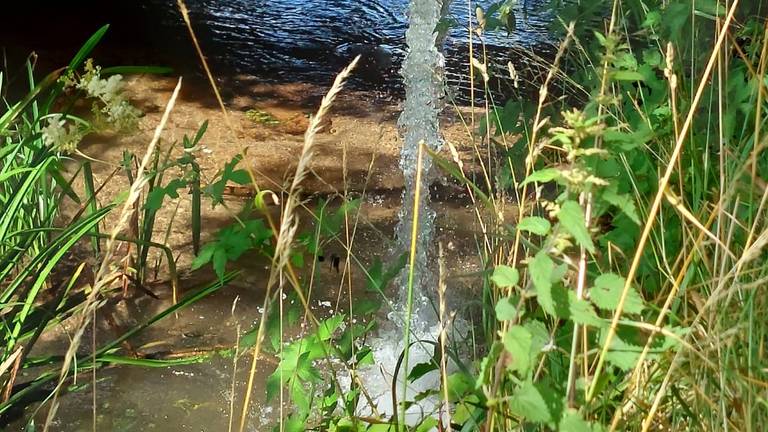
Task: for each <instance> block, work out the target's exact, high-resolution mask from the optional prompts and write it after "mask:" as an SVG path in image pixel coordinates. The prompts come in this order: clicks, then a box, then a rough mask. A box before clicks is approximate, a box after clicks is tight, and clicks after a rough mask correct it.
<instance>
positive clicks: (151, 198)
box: [144, 178, 187, 211]
mask: <svg viewBox="0 0 768 432" xmlns="http://www.w3.org/2000/svg"><path fill="white" fill-rule="evenodd" d="M186 185H187V182H186V181H184V180H182V179H178V178H177V179H173V180H171V181H170V182H168V184H167V185H165V187H156V188H154V189H152V191H151V192H150V193H149V195H147V201H146V203H145V204H144V208H146V209H149V210H154V211H157V210H160V208H161V207H162V206H163V200H164V199H165V197H166V196H168V197H171V198H174V199H175V198H178V197H179V192H178V190H179V189H181V188H183V187H185V186H186Z"/></svg>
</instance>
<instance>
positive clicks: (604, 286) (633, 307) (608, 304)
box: [589, 273, 645, 314]
mask: <svg viewBox="0 0 768 432" xmlns="http://www.w3.org/2000/svg"><path fill="white" fill-rule="evenodd" d="M625 283H626V279H624V278H623V277H621V276H619V275H617V274H614V273H605V274H602V275H600V276H598V277H597V279H595V286H594V287H592V288H591V289H590V290H589V298H590V300H592V303H594V304H595V306H597V307H598V308H600V309H603V310H608V311H615V310H616V307H617V306H618V305H619V299H620V298H621V292H622V291H623V290H624V284H625ZM644 308H645V302H644V301H643V298H642V297H641V296H640V294H639V293H638V292H637V291H636V290H635V288H634V287H633V286H630V287H629V292H628V293H627V298H626V300H624V311H625V312H627V313H630V314H640V313H642V312H643V309H644Z"/></svg>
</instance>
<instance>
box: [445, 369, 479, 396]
mask: <svg viewBox="0 0 768 432" xmlns="http://www.w3.org/2000/svg"><path fill="white" fill-rule="evenodd" d="M474 387H475V380H474V379H473V378H472V377H471V376H469V375H467V374H465V373H463V372H456V373H454V374H451V375H448V399H449V400H450V401H451V402H456V401H458V400H460V399H461V398H462V397H463V396H464V395H466V394H467V393H471V392H472V390H473V389H474Z"/></svg>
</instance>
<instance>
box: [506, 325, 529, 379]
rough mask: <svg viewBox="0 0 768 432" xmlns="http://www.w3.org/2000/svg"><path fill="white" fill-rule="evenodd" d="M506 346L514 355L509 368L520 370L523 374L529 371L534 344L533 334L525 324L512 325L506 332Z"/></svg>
mask: <svg viewBox="0 0 768 432" xmlns="http://www.w3.org/2000/svg"><path fill="white" fill-rule="evenodd" d="M503 340H504V348H506V349H507V352H508V353H509V354H510V355H511V356H512V361H511V362H509V364H508V365H507V368H508V369H509V370H511V371H517V372H520V374H521V375H525V374H527V373H528V369H530V367H531V347H532V345H533V335H531V332H529V331H528V329H526V328H525V327H523V326H519V325H516V326H512V327H511V328H510V329H509V330H508V331H507V332H506V333H505V334H504V339H503Z"/></svg>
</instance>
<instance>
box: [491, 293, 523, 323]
mask: <svg viewBox="0 0 768 432" xmlns="http://www.w3.org/2000/svg"><path fill="white" fill-rule="evenodd" d="M517 304H518V299H517V298H515V297H504V298H501V299H499V301H498V302H497V303H496V307H495V308H494V309H495V311H496V319H497V320H499V321H511V320H513V319H515V318H517V313H518V311H517Z"/></svg>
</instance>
